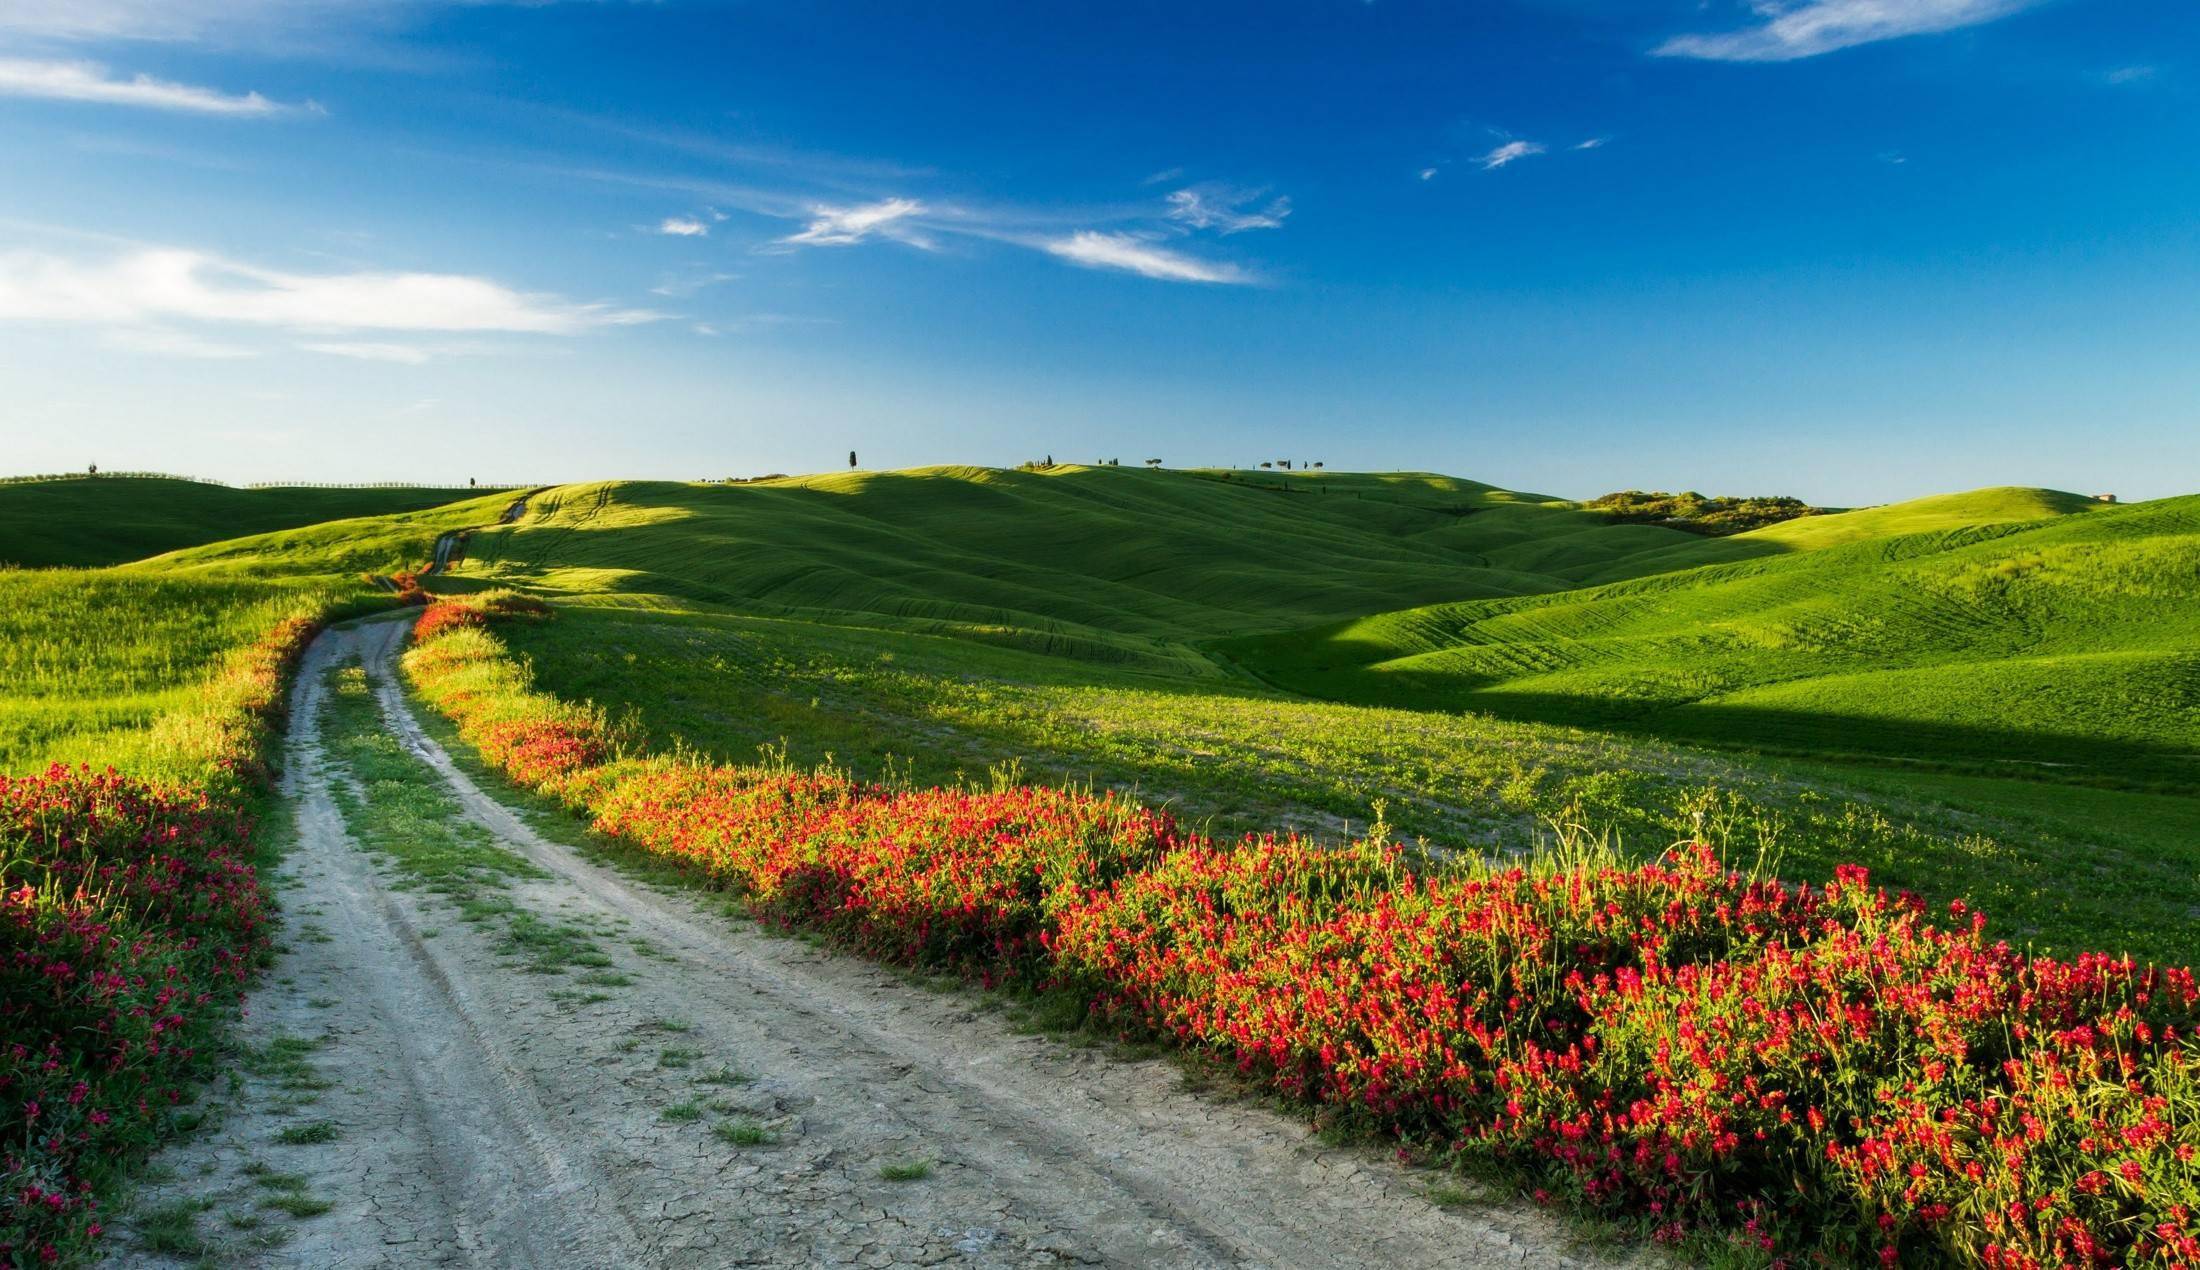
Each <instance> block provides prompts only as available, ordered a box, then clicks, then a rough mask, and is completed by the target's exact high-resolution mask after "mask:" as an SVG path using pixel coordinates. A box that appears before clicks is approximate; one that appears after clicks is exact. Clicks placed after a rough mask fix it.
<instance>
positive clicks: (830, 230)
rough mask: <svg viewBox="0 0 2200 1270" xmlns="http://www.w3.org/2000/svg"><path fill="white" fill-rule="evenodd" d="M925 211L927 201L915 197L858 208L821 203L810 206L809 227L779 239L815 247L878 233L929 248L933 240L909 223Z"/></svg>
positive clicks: (861, 238)
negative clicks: (922, 201)
mask: <svg viewBox="0 0 2200 1270" xmlns="http://www.w3.org/2000/svg"><path fill="white" fill-rule="evenodd" d="M923 214H924V204H922V203H920V202H918V201H917V200H915V199H913V198H887V199H880V200H879V201H878V202H876V203H864V204H861V205H859V206H856V207H828V206H825V205H824V204H822V203H821V204H818V205H816V206H813V207H811V208H810V224H809V227H808V228H806V229H804V230H803V231H802V232H801V233H799V234H789V235H788V236H787V237H785V238H782V239H780V240H779V241H781V242H783V243H801V244H804V245H806V246H811V247H845V246H848V245H850V244H853V243H860V242H862V241H863V240H864V239H866V238H869V237H871V236H872V235H873V234H877V235H879V236H880V237H883V238H891V239H893V240H895V241H896V242H903V243H907V244H909V245H910V246H912V247H924V248H928V249H929V248H930V247H931V246H932V243H931V240H930V239H928V238H926V237H925V236H923V235H922V234H920V233H917V232H916V231H915V228H914V227H913V226H911V225H909V224H907V223H906V222H907V221H908V220H909V218H911V217H913V216H921V215H923Z"/></svg>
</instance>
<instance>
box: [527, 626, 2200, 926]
mask: <svg viewBox="0 0 2200 1270" xmlns="http://www.w3.org/2000/svg"><path fill="white" fill-rule="evenodd" d="M502 634H503V637H504V638H505V639H506V640H507V641H509V642H510V643H511V645H512V647H513V648H514V649H515V650H516V651H518V652H519V653H521V654H522V655H523V656H524V657H525V658H526V659H527V660H529V661H530V662H531V663H532V664H533V666H534V667H535V670H536V672H537V674H538V676H539V677H540V679H541V682H542V683H543V684H544V685H545V686H547V687H551V688H553V689H555V690H556V691H559V692H561V693H566V694H569V695H572V696H575V697H588V698H592V699H593V700H595V701H597V702H598V703H600V704H602V705H604V706H605V707H607V708H608V709H610V710H611V711H612V713H613V714H614V715H615V716H622V717H625V718H627V719H628V720H630V721H631V722H632V724H633V725H634V726H635V727H636V728H637V730H638V738H639V740H640V741H641V742H642V743H643V744H644V745H646V746H647V747H649V748H652V749H663V750H677V749H681V748H687V749H693V750H699V751H702V752H704V753H706V754H709V755H711V756H713V757H716V758H720V759H724V760H729V761H745V760H753V759H754V758H755V757H756V753H757V749H758V747H759V746H769V747H771V748H772V749H773V750H774V752H782V753H784V755H785V757H786V758H787V759H788V760H789V761H791V762H794V763H796V764H797V765H807V764H814V763H819V762H824V761H826V760H828V759H830V760H832V761H834V762H837V763H840V764H843V765H846V766H849V767H852V768H853V769H854V770H856V771H857V772H858V773H860V774H862V775H865V776H870V777H884V778H888V779H899V780H908V781H914V782H917V783H924V784H930V783H940V782H954V781H956V780H958V779H978V778H982V777H983V776H984V774H985V773H987V771H988V770H989V769H990V768H992V767H993V766H995V765H996V764H1000V763H1004V762H1012V761H1020V762H1021V763H1022V765H1023V770H1024V773H1025V775H1026V776H1028V777H1031V778H1033V779H1040V780H1054V781H1069V782H1091V783H1095V784H1099V785H1105V786H1112V787H1117V788H1125V789H1131V790H1135V791H1136V792H1137V793H1138V794H1139V796H1140V797H1141V798H1143V799H1144V800H1146V801H1148V802H1153V803H1158V804H1163V805H1166V806H1168V807H1170V808H1171V809H1172V810H1173V811H1175V812H1176V813H1177V814H1178V815H1179V816H1181V817H1183V818H1186V819H1189V820H1191V821H1193V822H1195V823H1198V824H1202V825H1204V826H1205V827H1207V828H1209V829H1212V830H1214V831H1217V832H1221V833H1233V832H1243V831H1251V830H1258V829H1274V828H1285V827H1296V828H1298V829H1300V830H1302V831H1304V832H1309V833H1314V834H1317V835H1321V836H1325V837H1335V836H1339V835H1341V834H1344V833H1347V832H1364V831H1365V829H1366V828H1367V826H1368V823H1369V821H1370V820H1371V819H1372V818H1373V816H1374V814H1375V809H1376V807H1377V805H1378V802H1379V801H1380V803H1381V804H1382V805H1383V808H1384V815H1385V816H1386V818H1387V820H1388V822H1389V824H1390V826H1391V828H1392V829H1393V830H1394V831H1397V832H1400V833H1402V834H1404V835H1407V836H1409V837H1413V838H1417V839H1420V840H1421V841H1423V842H1424V843H1425V844H1427V845H1429V846H1430V847H1432V848H1436V849H1440V850H1455V849H1467V850H1493V849H1494V850H1523V849H1529V848H1532V847H1533V846H1534V845H1535V844H1536V843H1537V842H1538V841H1539V840H1541V839H1544V838H1547V837H1548V836H1549V834H1550V826H1551V825H1552V824H1553V823H1562V824H1568V825H1580V826H1585V827H1587V828H1588V829H1590V830H1591V831H1592V832H1593V833H1602V834H1608V835H1611V836H1613V837H1614V838H1616V839H1618V840H1619V842H1620V844H1621V845H1622V846H1624V847H1626V848H1628V849H1631V850H1634V851H1636V852H1648V851H1655V850H1657V849H1660V848H1662V847H1664V846H1666V845H1667V844H1669V843H1671V842H1674V841H1676V840H1678V839H1681V838H1683V837H1686V836H1690V835H1693V834H1699V833H1700V834H1704V835H1707V836H1710V837H1713V838H1715V839H1717V840H1719V841H1720V842H1722V843H1724V844H1725V845H1726V846H1727V847H1728V849H1730V850H1731V851H1734V852H1736V853H1738V854H1740V855H1741V856H1743V857H1744V858H1745V859H1746V858H1753V857H1754V856H1755V854H1756V853H1757V851H1759V850H1760V849H1761V848H1768V849H1770V850H1772V851H1774V852H1776V853H1777V855H1778V858H1779V866H1780V868H1781V869H1782V871H1784V872H1787V873H1789V874H1790V875H1792V876H1797V877H1822V876H1829V875H1830V874H1831V872H1832V870H1833V868H1834V866H1835V865H1837V864H1842V863H1849V862H1856V863H1862V864H1864V865H1866V866H1868V867H1870V868H1871V869H1872V870H1873V871H1874V873H1875V874H1876V875H1877V876H1879V877H1881V878H1882V879H1884V880H1885V881H1887V882H1888V883H1890V884H1893V885H1897V886H1907V887H1911V888H1913V889H1916V890H1918V891H1919V892H1921V893H1923V894H1925V895H1927V896H1929V897H1932V898H1934V899H1936V900H1940V901H1945V900H1948V899H1954V898H1959V897H1960V898H1965V899H1968V900H1970V901H1972V902H1974V903H1976V904H1978V905H1980V906H1981V907H1983V908H1984V909H1985V910H1986V911H1987V912H1989V913H1990V914H1992V915H1993V917H1994V918H1995V921H1996V929H1997V930H1999V931H2001V932H2003V933H2005V934H2007V935H2009V936H2011V937H2013V938H2019V939H2028V940H2033V941H2037V942H2038V943H2039V944H2040V945H2041V946H2043V947H2048V948H2054V949H2058V950H2061V951H2066V952H2067V951H2073V950H2077V949H2083V948H2091V947H2108V948H2114V949H2129V950H2131V951H2134V952H2138V953H2141V954H2143V955H2150V956H2154V957H2159V958H2173V959H2184V958H2188V957H2189V956H2190V943H2191V940H2190V934H2189V931H2190V926H2191V923H2192V921H2193V920H2194V919H2195V917H2196V916H2200V833H2195V834H2192V835H2189V836H2181V834H2180V832H2179V830H2178V828H2177V827H2178V826H2181V825H2188V824H2193V823H2194V817H2195V816H2200V802H2196V801H2195V800H2191V799H2186V798H2178V797H2170V796H2167V795H2159V794H2143V793H2131V792H2122V791H2113V790H2105V789H2076V790H2068V788H2067V787H2045V786H2039V785H2036V784H2033V783H2030V782H2025V781H2012V780H2006V779H1983V778H1981V779H1977V780H1974V781H1971V782H1968V783H1950V782H1948V781H1947V780H1945V779H1944V778H1943V777H1942V775H1941V774H1939V773H1932V772H1925V771H1909V770H1887V769H1883V768H1860V767H1856V766H1854V765H1838V766H1837V765H1827V764H1824V763H1805V762H1797V761H1792V760H1786V759H1769V758H1753V757H1751V756H1747V755H1740V754H1733V753H1725V752H1720V751H1712V750H1703V749H1697V748H1691V747H1686V746H1677V745H1672V744H1667V743H1664V742H1660V741H1656V740H1653V739H1649V738H1644V737H1628V736H1622V735H1614V734H1612V733H1609V732H1600V731H1594V730H1588V729H1579V728H1571V727H1565V726H1559V725H1551V724H1541V723H1534V722H1520V721H1511V720H1504V719H1497V718H1491V717H1489V716H1486V715H1459V714H1444V713H1432V712H1424V711H1410V710H1402V709H1390V708H1380V707H1358V706H1348V705H1342V704H1334V703H1326V702H1315V701H1306V700H1303V699H1294V698H1291V697H1287V696H1285V695H1283V694H1281V693H1277V692H1274V691H1270V690H1267V689H1264V688H1262V687H1260V686H1258V685H1250V684H1245V683H1242V682H1240V683H1228V682H1222V683H1217V682H1211V681H1206V680H1190V679H1180V680H1170V679H1166V678H1163V677H1160V676H1153V675H1141V674H1136V673H1131V672H1125V671H1121V670H1115V669H1109V668H1096V667H1092V666H1090V665H1086V664H1081V663H1065V662H1063V661H1061V660H1060V659H1051V658H1045V657H1040V656H1036V655H1032V654H1025V653H1017V652H1014V651H1011V650H1003V649H997V648H974V647H972V646H971V645H968V644H965V643H962V642H961V641H956V640H950V639H944V638H940V637H936V636H915V635H898V634H894V633H891V632H884V631H879V630H876V629H873V628H869V627H833V626H827V625H824V624H820V623H802V622H796V621H793V620H791V619H785V618H747V617H739V616H734V615H729V614H721V613H715V612H707V611H697V612H690V613H670V612H662V611H650V612H629V611H623V610H613V609H574V610H569V611H567V612H565V613H563V614H561V615H560V616H559V617H558V618H557V619H556V620H554V621H551V622H546V623H539V624H528V623H514V624H511V625H509V626H506V627H505V628H503V630H502ZM2065 790H2067V792H2069V793H2071V794H2073V795H2082V796H2083V797H2084V798H2086V799H2087V800H2089V801H2087V802H2085V803H2084V804H2082V806H2083V808H2084V809H2083V811H2081V812H2074V813H2073V814H2070V815H2065V816H2051V815H2044V814H2041V812H2040V808H2039V807H2037V806H2034V805H2033V800H2039V801H2042V802H2046V803H2050V804H2051V803H2052V802H2053V801H2054V799H2055V797H2056V796H2057V795H2058V793H2059V792H2062V791H2065ZM2077 861H2083V862H2084V865H2083V867H2073V864H2074V862H2077Z"/></svg>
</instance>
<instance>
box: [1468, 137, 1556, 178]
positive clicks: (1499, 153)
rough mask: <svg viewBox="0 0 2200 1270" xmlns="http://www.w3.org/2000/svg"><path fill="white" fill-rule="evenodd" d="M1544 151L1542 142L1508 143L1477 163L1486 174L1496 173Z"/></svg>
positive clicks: (1484, 156) (1477, 160)
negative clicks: (1510, 164)
mask: <svg viewBox="0 0 2200 1270" xmlns="http://www.w3.org/2000/svg"><path fill="white" fill-rule="evenodd" d="M1543 151H1544V146H1543V143H1542V142H1540V141H1508V142H1506V143H1505V144H1503V145H1501V146H1498V147H1497V148H1496V149H1494V150H1491V151H1490V152H1489V153H1488V154H1485V155H1483V156H1482V157H1481V158H1479V159H1476V160H1475V162H1477V163H1479V164H1481V165H1482V170H1483V171H1484V172H1495V171H1496V170H1497V169H1499V168H1501V167H1504V166H1505V165H1506V164H1509V163H1518V162H1519V161H1520V160H1522V159H1525V158H1528V157H1529V156H1531V155H1537V154H1542V153H1543Z"/></svg>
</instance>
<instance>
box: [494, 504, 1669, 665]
mask: <svg viewBox="0 0 2200 1270" xmlns="http://www.w3.org/2000/svg"><path fill="white" fill-rule="evenodd" d="M1685 539H1686V535H1682V534H1678V533H1674V532H1672V531H1667V530H1650V531H1647V532H1646V533H1631V534H1624V535H1623V534H1621V533H1619V532H1617V531H1614V530H1611V529H1610V528H1608V527H1606V526H1603V525H1601V524H1599V523H1597V522H1596V519H1595V518H1594V517H1590V516H1587V515H1584V514H1583V513H1580V512H1578V511H1576V510H1575V509H1573V508H1572V507H1571V506H1570V505H1566V504H1561V503H1554V502H1551V501H1548V500H1544V499H1541V498H1539V497H1537V496H1534V495H1522V494H1516V493H1512V492H1510V491H1506V490H1500V489H1496V488H1494V487H1492V486H1488V485H1481V484H1477V483H1475V482H1471V481H1461V480H1456V479H1453V478H1448V477H1439V476H1430V475H1424V474H1404V475H1386V476H1350V475H1344V474H1337V475H1330V474H1326V473H1292V474H1275V475H1271V474H1266V473H1264V474H1261V475H1260V476H1259V477H1257V478H1255V477H1252V476H1250V475H1249V474H1227V473H1207V474H1199V473H1178V472H1148V471H1142V470H1126V469H1104V468H1079V467H1059V468H1055V469H1053V470H1050V471H1045V472H1023V471H999V470H994V469H986V468H928V469H920V470H916V471H910V472H891V473H849V474H844V475H833V476H823V477H810V478H798V479H791V480H786V481H780V482H773V483H769V484H760V485H747V486H738V487H731V488H708V487H697V486H689V485H674V484H648V483H635V482H628V483H618V484H608V485H597V486H576V487H566V488H564V489H561V490H558V491H555V492H554V493H553V494H551V495H548V496H546V497H544V498H543V499H541V500H539V501H538V504H537V506H536V508H535V509H534V510H533V511H531V512H530V514H529V515H528V516H527V518H526V519H525V520H523V521H522V522H521V523H520V524H518V525H515V526H513V527H511V528H510V529H509V530H500V531H497V532H494V533H485V534H482V535H480V536H478V537H477V538H476V540H475V542H474V544H473V547H472V553H471V554H472V563H471V564H470V566H469V570H468V571H469V572H478V571H486V572H487V574H488V575H489V576H493V577H496V578H499V579H502V580H516V581H523V582H527V583H530V584H532V585H535V586H538V587H542V588H547V589H550V590H568V591H578V592H597V591H611V592H619V593H626V594H653V595H659V596H665V597H674V598H678V599H682V600H690V601H704V602H709V603H716V604H734V605H739V606H741V607H743V608H744V609H747V610H749V611H761V612H778V613H788V612H808V613H823V614H860V615H865V616H867V617H873V618H887V619H893V620H896V621H909V622H916V623H920V624H925V625H928V626H932V627H935V628H939V629H950V630H961V631H965V632H968V633H971V634H974V635H977V636H979V637H981V638H984V637H986V632H987V628H1005V629H1012V630H1015V631H1021V632H1032V633H1036V634H1037V635H1038V636H1039V638H1040V639H1041V640H1042V641H1043V642H1045V643H1048V644H1051V645H1054V646H1056V647H1057V650H1058V651H1067V650H1070V649H1072V648H1074V646H1076V645H1078V644H1080V643H1083V644H1085V645H1089V646H1091V648H1092V649H1093V650H1094V651H1096V652H1101V653H1104V652H1105V650H1106V649H1107V648H1109V647H1114V648H1117V649H1121V650H1128V651H1134V652H1137V653H1139V654H1144V653H1146V652H1148V651H1149V649H1150V644H1151V642H1152V641H1157V640H1159V641H1183V640H1196V639H1205V638H1212V637H1215V636H1220V635H1226V634H1232V633H1237V632H1242V631H1247V630H1272V629H1281V628H1287V627H1290V626H1294V625H1300V624H1303V623H1306V622H1308V621H1312V620H1319V618H1320V617H1323V616H1341V615H1344V614H1349V613H1364V612H1368V611H1370V610H1371V609H1372V608H1375V607H1381V606H1383V605H1385V604H1386V603H1387V602H1388V600H1389V597H1402V596H1412V597H1416V601H1408V602H1409V603H1410V602H1417V601H1425V600H1429V599H1434V598H1437V597H1445V598H1459V597H1465V596H1485V595H1521V594H1534V593H1540V592H1546V591H1552V590H1557V589H1562V588H1564V587H1568V586H1571V585H1574V577H1575V575H1576V574H1577V573H1580V572H1582V571H1585V570H1591V569H1605V568H1610V567H1612V566H1613V564H1614V561H1615V558H1624V557H1626V556H1629V555H1635V554H1641V553H1643V552H1648V551H1658V550H1666V549H1672V548H1675V547H1680V546H1685V545H1686V543H1685V541H1684V540H1685Z"/></svg>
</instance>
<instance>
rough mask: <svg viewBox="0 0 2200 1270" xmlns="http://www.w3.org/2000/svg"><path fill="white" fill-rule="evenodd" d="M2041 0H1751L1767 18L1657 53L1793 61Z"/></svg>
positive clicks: (1669, 44)
mask: <svg viewBox="0 0 2200 1270" xmlns="http://www.w3.org/2000/svg"><path fill="white" fill-rule="evenodd" d="M2038 2H2039V0H1753V3H1752V4H1751V6H1750V7H1751V9H1752V10H1753V11H1754V12H1756V13H1757V14H1758V15H1759V16H1760V17H1762V18H1764V19H1765V21H1764V22H1762V23H1761V24H1760V25H1757V26H1753V27H1747V28H1745V29H1743V30H1740V31H1726V32H1721V33H1719V34H1716V35H1677V36H1674V37H1673V38H1672V39H1670V40H1667V41H1666V42H1665V43H1664V44H1662V45H1660V46H1658V48H1657V50H1656V52H1657V53H1658V55H1659V56H1661V57H1700V58H1708V59H1710V60H1713V61H1721V62H1791V61H1794V60H1795V59H1797V58H1803V57H1816V56H1818V55H1819V54H1820V53H1831V52H1833V51H1834V50H1835V49H1845V48H1851V47H1853V46H1855V45H1858V44H1871V43H1874V42H1876V41H1879V40H1892V39H1897V38H1899V37H1901V36H1905V35H1927V34H1931V33H1933V32H1936V31H1953V30H1955V29H1956V28H1958V27H1966V26H1976V25H1978V24H1979V23H1981V22H1991V21H1993V20H1994V19H1996V18H2004V17H2007V16H2009V15H2010V14H2012V13H2015V12H2017V11H2018V10H2020V9H2027V8H2030V7H2031V6H2032V5H2034V4H2036V3H2038Z"/></svg>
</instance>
